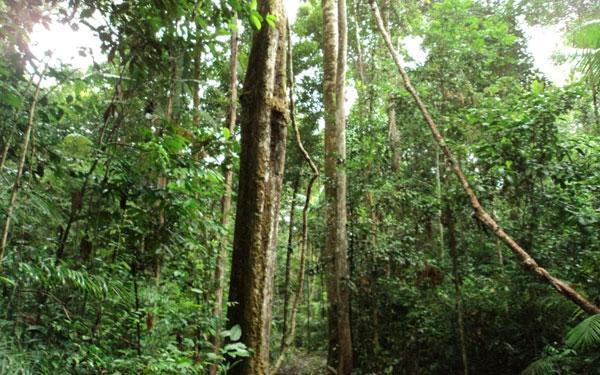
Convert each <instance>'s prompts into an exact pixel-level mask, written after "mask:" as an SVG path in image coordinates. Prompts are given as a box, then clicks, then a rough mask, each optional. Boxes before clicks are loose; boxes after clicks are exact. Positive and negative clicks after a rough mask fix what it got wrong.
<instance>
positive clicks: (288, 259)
mask: <svg viewBox="0 0 600 375" xmlns="http://www.w3.org/2000/svg"><path fill="white" fill-rule="evenodd" d="M299 189H300V175H298V176H296V179H295V180H294V189H293V192H292V202H291V203H290V225H289V227H288V229H289V230H288V243H287V251H286V255H285V281H284V287H283V328H282V329H281V331H282V333H281V345H280V347H279V349H280V352H281V353H283V351H284V350H285V342H286V336H287V334H288V313H289V310H290V308H289V307H290V279H291V277H292V254H293V253H294V218H295V212H296V204H297V201H296V198H297V196H298V190H299ZM280 356H281V354H280ZM277 367H278V366H277V365H275V368H276V369H277ZM274 372H276V371H274Z"/></svg>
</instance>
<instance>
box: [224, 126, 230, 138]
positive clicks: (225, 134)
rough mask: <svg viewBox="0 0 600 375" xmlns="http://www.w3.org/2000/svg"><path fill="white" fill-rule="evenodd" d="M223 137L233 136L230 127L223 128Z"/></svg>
mask: <svg viewBox="0 0 600 375" xmlns="http://www.w3.org/2000/svg"><path fill="white" fill-rule="evenodd" d="M223 137H224V138H225V139H229V138H231V131H229V129H228V128H223Z"/></svg>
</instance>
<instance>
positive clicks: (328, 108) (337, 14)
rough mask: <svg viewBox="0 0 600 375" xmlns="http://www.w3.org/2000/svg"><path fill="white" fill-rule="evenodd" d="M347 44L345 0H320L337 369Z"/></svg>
mask: <svg viewBox="0 0 600 375" xmlns="http://www.w3.org/2000/svg"><path fill="white" fill-rule="evenodd" d="M347 49H348V40H347V22H346V1H345V0H337V1H335V0H323V59H324V62H323V68H324V88H323V90H324V104H325V196H326V206H327V208H326V210H327V235H326V237H327V238H326V244H325V253H326V257H325V262H326V265H327V266H326V268H327V270H328V272H327V296H328V299H329V310H328V314H329V316H328V330H329V350H328V359H327V362H328V366H329V367H330V368H332V369H336V371H337V373H338V374H350V372H351V371H352V337H351V330H350V293H349V289H348V284H347V282H348V259H347V257H348V239H347V234H346V171H345V163H346V160H345V159H346V118H345V115H346V114H345V107H344V92H345V80H346V55H347Z"/></svg>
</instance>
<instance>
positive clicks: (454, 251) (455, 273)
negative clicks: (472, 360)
mask: <svg viewBox="0 0 600 375" xmlns="http://www.w3.org/2000/svg"><path fill="white" fill-rule="evenodd" d="M447 204H449V203H447ZM444 216H445V218H444V219H445V221H446V229H447V230H448V248H449V250H450V256H451V257H452V282H453V284H454V293H455V303H456V322H457V326H458V339H459V343H460V355H461V359H462V365H463V374H464V375H469V361H468V360H467V344H466V339H465V322H464V309H463V300H462V278H461V276H460V272H459V269H458V268H459V259H458V244H457V242H456V231H455V229H454V215H453V213H452V209H451V208H450V207H446V212H445V215H444Z"/></svg>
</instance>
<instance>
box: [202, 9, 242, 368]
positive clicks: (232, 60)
mask: <svg viewBox="0 0 600 375" xmlns="http://www.w3.org/2000/svg"><path fill="white" fill-rule="evenodd" d="M233 20H234V22H235V23H236V24H237V14H234V17H233ZM229 49H230V55H229V107H228V110H227V123H226V125H225V128H226V129H227V130H228V131H229V134H230V135H231V136H232V137H233V132H234V130H235V122H236V119H237V100H238V97H237V96H238V95H237V81H238V79H237V53H238V34H237V29H233V30H231V38H230V39H229ZM230 151H231V150H227V153H226V155H225V161H224V168H225V170H224V173H223V179H224V183H225V191H224V192H223V196H222V197H221V225H222V226H223V228H225V229H226V233H227V229H228V227H229V214H230V211H231V189H232V182H233V166H232V165H231V164H232V163H231V156H230V155H229V154H230ZM227 237H228V235H227V234H226V235H225V236H223V238H222V239H221V246H220V248H219V252H218V254H217V263H216V267H215V272H214V275H213V282H214V284H215V301H214V306H213V316H214V317H216V318H217V319H218V321H219V324H218V328H220V327H221V324H220V321H221V316H222V315H223V293H224V290H225V257H226V254H227V245H228V241H227ZM218 331H219V329H218V330H217V333H216V334H215V335H214V336H213V337H212V339H211V341H212V344H213V351H214V353H219V350H220V349H221V337H220V333H219V332H218ZM217 370H218V368H217V366H216V365H213V366H211V368H210V370H209V371H210V375H216V373H217Z"/></svg>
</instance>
